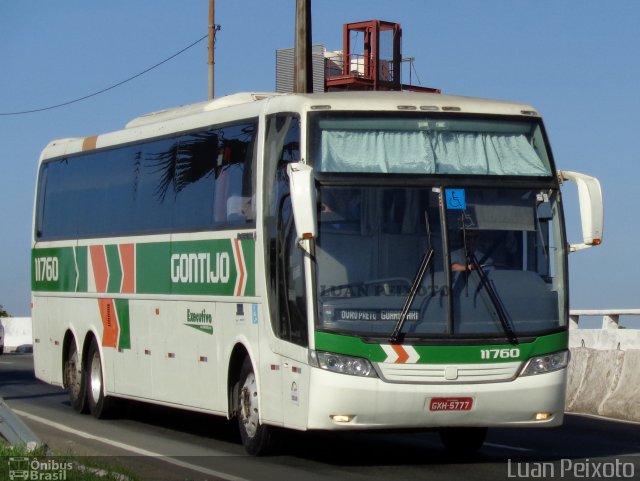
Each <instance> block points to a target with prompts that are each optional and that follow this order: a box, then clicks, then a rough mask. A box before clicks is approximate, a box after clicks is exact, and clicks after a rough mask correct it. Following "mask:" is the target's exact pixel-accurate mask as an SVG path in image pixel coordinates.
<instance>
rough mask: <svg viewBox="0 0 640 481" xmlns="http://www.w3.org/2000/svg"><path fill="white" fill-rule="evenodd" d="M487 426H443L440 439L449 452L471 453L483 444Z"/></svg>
mask: <svg viewBox="0 0 640 481" xmlns="http://www.w3.org/2000/svg"><path fill="white" fill-rule="evenodd" d="M486 437H487V428H444V429H441V430H440V440H441V441H442V444H444V447H445V448H446V449H447V451H449V452H450V453H451V454H472V453H475V452H476V451H477V450H478V449H480V448H481V447H482V445H483V444H484V440H485V438H486Z"/></svg>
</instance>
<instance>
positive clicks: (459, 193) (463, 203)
mask: <svg viewBox="0 0 640 481" xmlns="http://www.w3.org/2000/svg"><path fill="white" fill-rule="evenodd" d="M445 197H446V199H447V209H450V210H464V209H466V208H467V199H466V197H465V193H464V189H446V190H445Z"/></svg>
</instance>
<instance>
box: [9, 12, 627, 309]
mask: <svg viewBox="0 0 640 481" xmlns="http://www.w3.org/2000/svg"><path fill="white" fill-rule="evenodd" d="M294 14H295V0H216V23H217V24H219V25H221V30H220V31H219V32H218V35H217V43H216V51H215V55H216V67H215V68H216V75H215V90H216V92H215V93H216V96H223V95H228V94H232V93H235V92H241V91H273V90H274V89H275V51H276V49H279V48H289V47H292V46H293V40H294ZM207 15H208V1H207V0H181V1H177V0H173V1H170V0H137V1H131V0H110V1H108V2H87V1H86V0H56V1H41V0H2V1H1V2H0V113H7V112H15V111H23V110H31V109H38V108H43V107H47V106H51V105H56V104H60V103H63V102H66V101H69V100H72V99H76V98H78V97H82V96H85V95H88V94H91V93H93V92H96V91H99V90H102V89H105V88H107V87H109V86H111V85H114V84H117V83H118V82H121V81H122V80H124V79H127V78H129V77H131V76H133V75H135V74H137V73H139V72H142V71H143V70H145V69H147V68H148V67H150V66H152V65H154V64H156V63H158V62H160V61H162V60H164V59H165V58H167V57H169V56H171V55H173V54H174V53H176V52H178V51H179V50H181V49H182V48H184V47H186V46H187V45H189V44H191V43H192V42H194V41H196V40H197V39H199V38H200V37H202V36H204V35H206V34H207V23H208V20H207ZM312 19H313V20H312V21H313V43H314V44H323V45H325V46H326V47H327V48H328V49H329V50H335V49H340V48H341V47H342V25H343V24H344V23H349V22H358V21H364V20H371V19H379V20H386V21H392V22H398V23H400V24H401V25H402V28H403V37H402V38H403V40H402V48H403V56H405V57H409V56H411V57H415V58H416V61H415V64H414V67H415V71H414V72H413V74H412V77H413V82H414V83H417V82H416V79H419V80H420V82H421V84H422V85H423V86H430V87H437V88H440V89H442V91H443V93H446V94H452V95H465V96H472V97H484V98H493V99H504V100H514V101H519V102H524V103H528V104H531V105H533V106H534V107H535V108H536V109H538V111H539V112H541V114H542V115H543V119H544V122H545V126H546V129H547V133H548V135H549V139H550V142H551V147H552V150H553V153H554V157H555V160H556V164H557V167H558V168H560V169H565V170H575V171H580V172H584V173H587V174H589V175H592V176H595V177H597V178H599V179H600V181H601V183H602V188H603V191H604V197H605V230H604V242H603V245H602V246H600V247H598V248H593V249H588V250H586V251H582V252H578V253H574V254H571V256H570V259H569V267H570V283H571V284H570V292H571V298H570V299H571V301H570V303H571V308H572V309H605V308H607V309H620V308H640V299H639V296H638V292H639V289H640V288H639V287H638V285H639V283H638V279H637V274H638V273H639V272H640V253H639V250H638V249H637V246H636V244H637V243H638V239H639V238H640V222H639V220H640V215H639V212H640V189H638V187H637V185H636V184H637V183H638V181H639V179H640V149H638V146H637V145H638V144H637V142H638V137H639V135H640V120H639V119H640V117H639V115H638V113H639V112H640V88H639V86H640V55H639V54H638V52H639V51H640V35H639V34H638V25H639V24H640V2H638V1H637V0H614V1H610V2H606V6H603V3H602V1H601V0H562V1H558V0H536V1H532V0H530V1H524V0H482V1H479V0H449V1H446V2H445V1H437V2H436V1H431V0H393V1H389V0H384V1H383V0H348V1H345V0H312ZM206 62H207V44H206V41H203V42H200V43H199V44H197V45H196V46H195V47H193V48H191V49H189V50H187V51H186V52H184V53H182V54H181V55H179V56H178V57H176V58H174V59H173V60H171V61H169V62H167V63H165V64H163V65H162V66H160V67H158V68H157V69H154V70H152V71H151V72H148V73H146V74H145V75H142V76H140V77H138V78H136V79H134V80H132V81H130V82H127V83H125V84H123V85H121V86H119V87H117V88H114V89H112V90H109V91H108V92H105V93H103V94H101V95H97V96H95V97H91V98H89V99H87V100H85V101H82V102H77V103H74V104H72V105H69V106H66V107H62V108H57V109H52V110H48V111H44V112H39V113H32V114H25V115H11V116H7V115H0V168H1V170H0V185H1V187H0V195H1V199H2V201H1V203H0V242H1V246H2V248H1V249H0V304H2V305H3V306H4V308H5V309H6V310H7V311H8V312H9V313H10V314H12V315H14V316H29V315H30V302H31V300H30V295H31V294H30V249H31V237H32V236H31V229H32V227H31V224H32V211H33V197H34V186H35V180H36V172H37V161H38V158H39V155H40V152H41V151H42V149H43V148H44V147H45V146H46V144H47V143H48V142H50V141H51V140H54V139H58V138H64V137H81V136H86V135H95V134H99V133H104V132H109V131H113V130H118V129H121V128H123V127H124V125H125V124H126V123H127V122H128V121H129V120H131V119H133V118H135V117H137V116H139V115H141V114H144V113H147V112H151V111H156V110H161V109H164V108H168V107H173V106H178V105H183V104H189V103H193V102H199V101H202V100H205V99H206V96H207V64H206ZM403 80H404V81H407V80H408V79H407V78H406V76H405V78H403ZM564 190H565V194H564V197H565V202H566V204H567V208H566V215H567V230H568V235H569V240H570V241H572V242H577V241H579V240H580V229H579V214H578V211H577V207H576V206H577V194H576V190H575V187H570V186H567V187H566V188H565V189H564Z"/></svg>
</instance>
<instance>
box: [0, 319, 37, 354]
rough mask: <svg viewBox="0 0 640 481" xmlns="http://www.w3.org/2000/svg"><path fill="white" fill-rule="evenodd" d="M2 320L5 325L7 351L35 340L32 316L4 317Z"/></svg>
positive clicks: (5, 347)
mask: <svg viewBox="0 0 640 481" xmlns="http://www.w3.org/2000/svg"><path fill="white" fill-rule="evenodd" d="M0 322H1V323H2V325H3V326H4V350H5V352H8V351H14V350H15V348H16V347H18V346H22V345H24V344H31V343H32V342H33V335H32V330H31V318H30V317H3V318H0Z"/></svg>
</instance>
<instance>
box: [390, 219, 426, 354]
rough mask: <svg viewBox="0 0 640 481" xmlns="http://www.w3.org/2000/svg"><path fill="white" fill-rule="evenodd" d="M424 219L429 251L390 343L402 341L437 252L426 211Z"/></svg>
mask: <svg viewBox="0 0 640 481" xmlns="http://www.w3.org/2000/svg"><path fill="white" fill-rule="evenodd" d="M424 218H425V221H426V223H427V243H428V244H427V250H426V252H425V253H424V255H423V256H422V261H420V266H419V267H418V272H416V276H415V277H414V278H413V282H412V283H411V289H409V295H408V296H407V300H406V301H405V302H404V306H403V307H402V311H401V312H400V319H398V322H396V325H395V327H394V328H393V331H392V332H391V335H390V336H389V342H398V341H399V340H400V334H401V332H402V327H403V326H404V323H405V322H406V321H407V317H408V316H409V311H410V309H411V306H412V304H413V301H414V300H415V298H416V295H417V294H418V290H419V289H420V286H421V285H422V280H423V279H424V274H425V272H427V269H428V268H429V265H431V260H432V259H433V255H434V253H435V251H434V250H433V246H432V244H431V227H430V226H429V215H428V214H427V211H426V210H425V211H424Z"/></svg>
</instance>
